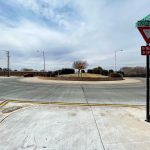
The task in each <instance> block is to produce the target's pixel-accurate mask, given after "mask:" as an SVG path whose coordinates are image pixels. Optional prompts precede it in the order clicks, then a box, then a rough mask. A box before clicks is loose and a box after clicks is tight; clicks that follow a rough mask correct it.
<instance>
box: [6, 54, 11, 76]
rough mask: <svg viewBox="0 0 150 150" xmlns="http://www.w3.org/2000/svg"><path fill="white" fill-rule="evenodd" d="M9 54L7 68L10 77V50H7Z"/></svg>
mask: <svg viewBox="0 0 150 150" xmlns="http://www.w3.org/2000/svg"><path fill="white" fill-rule="evenodd" d="M6 54H7V70H8V77H10V54H9V51H6Z"/></svg>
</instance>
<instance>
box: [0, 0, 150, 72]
mask: <svg viewBox="0 0 150 150" xmlns="http://www.w3.org/2000/svg"><path fill="white" fill-rule="evenodd" d="M149 4H150V2H149V0H142V1H137V0H0V35H1V37H0V50H10V55H11V68H12V69H21V68H34V69H42V68H43V59H42V52H37V50H39V51H45V55H46V69H47V70H53V69H54V68H56V69H58V68H63V67H71V66H72V62H73V61H75V60H86V61H87V62H88V64H89V68H92V67H95V66H102V67H104V68H114V53H115V51H116V50H124V51H122V52H118V53H117V62H118V68H120V67H122V66H144V65H145V57H143V56H141V55H140V46H141V45H145V42H144V40H143V39H142V37H141V35H140V33H139V32H138V30H137V29H136V27H135V23H136V21H137V20H140V19H142V18H143V17H145V16H146V15H148V14H149V13H150V9H149ZM5 66H6V56H5V52H3V51H1V52H0V67H5Z"/></svg>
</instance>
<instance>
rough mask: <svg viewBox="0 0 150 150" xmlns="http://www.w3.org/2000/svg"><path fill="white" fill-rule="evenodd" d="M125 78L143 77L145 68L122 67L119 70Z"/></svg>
mask: <svg viewBox="0 0 150 150" xmlns="http://www.w3.org/2000/svg"><path fill="white" fill-rule="evenodd" d="M120 70H121V71H122V72H124V75H125V76H127V77H145V76H146V67H140V66H137V67H123V68H121V69H120Z"/></svg>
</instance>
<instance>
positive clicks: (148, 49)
mask: <svg viewBox="0 0 150 150" xmlns="http://www.w3.org/2000/svg"><path fill="white" fill-rule="evenodd" d="M141 55H150V46H141Z"/></svg>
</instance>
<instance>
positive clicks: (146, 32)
mask: <svg viewBox="0 0 150 150" xmlns="http://www.w3.org/2000/svg"><path fill="white" fill-rule="evenodd" d="M138 30H139V31H140V33H141V34H142V36H143V38H144V40H145V41H146V43H147V44H150V27H146V26H142V27H138Z"/></svg>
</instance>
